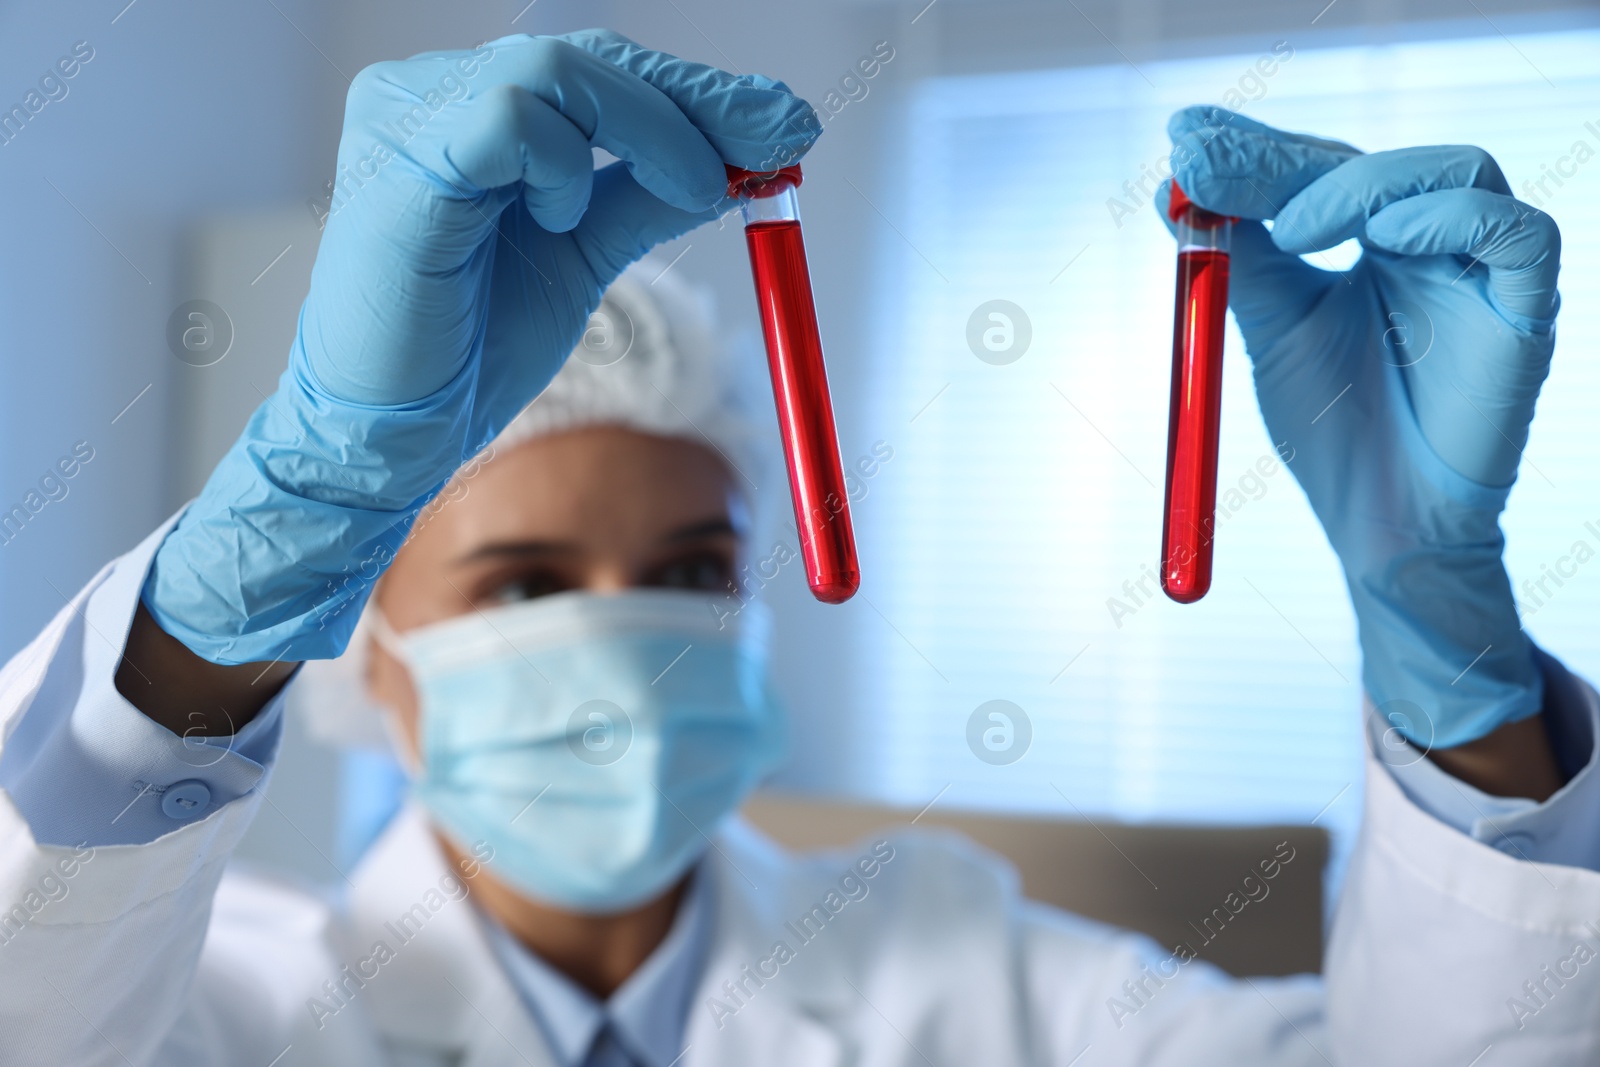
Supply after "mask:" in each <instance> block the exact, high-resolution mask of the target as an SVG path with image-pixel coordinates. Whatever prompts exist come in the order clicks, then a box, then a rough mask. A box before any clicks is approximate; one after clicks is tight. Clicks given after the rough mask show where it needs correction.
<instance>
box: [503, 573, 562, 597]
mask: <svg viewBox="0 0 1600 1067" xmlns="http://www.w3.org/2000/svg"><path fill="white" fill-rule="evenodd" d="M570 588H572V586H571V584H570V583H568V582H566V581H564V580H563V579H562V577H561V576H560V575H559V574H557V573H555V572H554V571H549V570H537V571H529V572H528V573H526V574H519V575H516V576H515V577H513V578H510V579H508V580H506V581H503V582H500V583H498V584H497V585H495V586H494V588H493V589H491V590H490V592H489V600H490V602H491V603H495V604H514V603H516V602H517V601H519V600H533V599H534V598H536V597H542V596H549V595H551V594H552V593H561V592H565V591H566V590H568V589H570Z"/></svg>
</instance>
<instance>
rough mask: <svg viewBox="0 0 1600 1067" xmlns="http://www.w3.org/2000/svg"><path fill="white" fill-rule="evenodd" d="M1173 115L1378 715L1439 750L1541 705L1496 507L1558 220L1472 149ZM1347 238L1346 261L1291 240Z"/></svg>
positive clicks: (1235, 118) (1550, 290)
mask: <svg viewBox="0 0 1600 1067" xmlns="http://www.w3.org/2000/svg"><path fill="white" fill-rule="evenodd" d="M1168 133H1169V134H1170V135H1171V137H1172V141H1173V153H1172V161H1173V167H1174V175H1175V177H1176V180H1177V181H1178V183H1179V184H1180V185H1182V186H1183V189H1184V192H1186V193H1187V194H1188V195H1189V196H1190V197H1191V198H1192V199H1193V200H1194V202H1195V203H1197V204H1199V205H1200V206H1202V207H1205V208H1208V209H1210V210H1212V211H1216V212H1221V213H1223V214H1228V215H1237V216H1239V217H1240V219H1241V221H1240V222H1239V223H1238V224H1237V225H1236V226H1235V227H1234V233H1233V260H1232V280H1231V286H1230V290H1229V304H1230V306H1231V307H1232V308H1233V313H1234V317H1235V319H1236V321H1237V322H1238V325H1239V330H1240V332H1241V333H1242V334H1243V335H1244V339H1245V344H1246V347H1247V348H1248V349H1249V353H1250V359H1251V361H1252V363H1253V364H1254V369H1255V381H1256V393H1257V396H1258V398H1259V400H1260V403H1261V413H1262V415H1263V416H1264V417H1265V419H1266V424H1267V429H1268V430H1269V431H1270V432H1271V434H1272V435H1273V440H1274V441H1275V442H1282V443H1284V444H1286V445H1287V446H1288V448H1286V449H1285V450H1284V451H1285V453H1286V454H1288V449H1293V453H1292V455H1293V459H1292V460H1291V462H1290V463H1289V469H1290V470H1291V471H1293V472H1294V475H1295V477H1296V479H1298V481H1299V482H1300V485H1301V487H1302V488H1303V489H1304V490H1305V492H1306V495H1307V496H1308V497H1309V498H1310V501H1311V507H1312V509H1313V510H1314V511H1315V512H1316V514H1317V518H1318V519H1320V520H1321V522H1322V526H1323V529H1324V530H1325V531H1327V534H1328V539H1329V541H1330V542H1332V544H1333V548H1334V551H1335V552H1337V553H1338V555H1339V560H1340V562H1341V563H1342V564H1343V566H1344V572H1345V578H1346V580H1347V581H1348V583H1349V587H1350V596H1351V600H1352V601H1353V603H1354V605H1355V612H1356V619H1357V622H1358V623H1359V626H1360V634H1361V650H1362V656H1363V680H1364V682H1365V684H1366V688H1367V691H1368V693H1369V695H1370V696H1371V697H1372V700H1373V701H1374V703H1375V704H1376V705H1377V707H1378V709H1379V711H1380V713H1383V714H1385V715H1386V716H1387V717H1388V718H1389V719H1390V721H1391V722H1392V723H1393V724H1394V725H1395V727H1396V728H1398V729H1399V730H1400V732H1401V733H1402V734H1404V735H1406V736H1407V737H1408V738H1409V739H1410V740H1412V741H1413V742H1414V743H1417V744H1419V745H1423V746H1433V747H1441V748H1444V747H1450V746H1453V745H1458V744H1462V743H1464V742H1466V741H1471V740H1473V739H1476V738H1479V737H1483V736H1485V735H1486V734H1488V733H1490V732H1491V731H1493V730H1494V729H1496V728H1497V727H1499V726H1502V725H1504V724H1506V723H1509V722H1514V721H1516V720H1518V719H1522V718H1526V717H1528V716H1530V715H1533V714H1535V713H1537V712H1538V711H1539V710H1540V707H1541V705H1542V701H1543V683H1542V680H1541V676H1540V674H1539V672H1538V670H1537V669H1536V667H1535V664H1534V658H1533V650H1532V646H1531V643H1530V642H1529V640H1528V638H1527V636H1526V635H1525V634H1524V633H1523V632H1522V630H1521V625H1520V622H1519V620H1518V617H1517V611H1516V607H1515V605H1514V602H1513V600H1512V595H1511V583H1510V581H1509V579H1508V577H1507V575H1506V571H1505V567H1504V565H1503V563H1502V562H1501V552H1502V549H1503V548H1504V544H1505V539H1504V535H1503V534H1502V533H1501V531H1500V525H1499V516H1500V511H1501V509H1502V508H1503V507H1504V506H1505V501H1506V497H1507V495H1508V494H1509V492H1510V490H1511V485H1512V482H1513V481H1515V479H1516V472H1517V463H1518V461H1519V460H1520V459H1521V454H1522V447H1523V445H1524V444H1525V443H1526V442H1527V439H1528V424H1529V422H1530V421H1531V419H1532V418H1533V408H1534V401H1535V400H1536V399H1537V397H1538V395H1539V387H1540V385H1541V384H1542V383H1543V382H1544V379H1545V375H1546V374H1547V373H1548V371H1549V367H1550V356H1551V351H1552V349H1553V347H1554V344H1555V333H1554V325H1555V317H1556V310H1557V308H1558V306H1559V298H1558V296H1557V294H1556V275H1557V272H1558V270H1559V267H1560V251H1561V238H1560V234H1559V233H1558V231H1557V229H1556V225H1555V223H1554V221H1553V220H1551V218H1550V217H1549V216H1548V215H1545V214H1543V213H1541V212H1539V211H1536V210H1534V209H1533V208H1531V207H1529V206H1528V205H1527V204H1524V203H1521V202H1519V201H1517V200H1515V199H1514V198H1513V197H1512V196H1511V190H1510V188H1509V187H1508V186H1507V184H1506V181H1505V178H1504V177H1503V176H1502V174H1501V173H1500V168H1499V166H1498V165H1496V163H1495V161H1494V160H1493V159H1492V158H1490V156H1489V155H1488V154H1487V153H1485V152H1484V151H1482V150H1481V149H1478V148H1470V147H1462V146H1439V147H1429V148H1408V149H1401V150H1399V151H1393V152H1376V153H1373V154H1371V155H1365V154H1362V153H1361V152H1359V151H1358V150H1356V149H1354V148H1351V147H1350V146H1349V145H1345V144H1340V143H1338V142H1335V141H1325V140H1320V139H1318V138H1313V137H1307V136H1303V135H1299V134H1289V133H1284V132H1282V131H1280V130H1275V129H1272V128H1271V127H1269V126H1264V125H1262V124H1260V123H1258V122H1254V121H1252V120H1250V119H1247V118H1244V117H1243V116H1240V115H1237V114H1235V113H1232V112H1229V111H1226V110H1223V109H1220V108H1209V107H1196V108H1189V109H1187V110H1184V111H1180V112H1178V113H1177V114H1176V115H1174V116H1173V118H1172V121H1171V122H1170V123H1169V125H1168ZM1167 195H1168V190H1167V189H1166V188H1164V189H1163V190H1162V195H1161V197H1160V199H1159V201H1158V202H1159V205H1160V207H1161V209H1162V214H1163V217H1165V208H1166V197H1167ZM1260 219H1272V220H1274V222H1273V226H1272V229H1271V230H1268V229H1267V228H1266V227H1264V226H1263V225H1262V224H1261V223H1260V222H1259V221H1254V220H1260ZM1352 237H1354V238H1359V239H1360V241H1361V244H1362V255H1361V259H1360V260H1359V261H1358V262H1357V263H1356V265H1355V266H1354V267H1353V268H1352V269H1350V270H1349V271H1345V272H1343V273H1336V272H1331V271H1325V270H1319V269H1318V268H1316V267H1314V266H1310V265H1308V264H1307V263H1306V262H1305V261H1303V260H1301V259H1300V258H1299V256H1300V254H1302V253H1311V252H1316V251H1320V250H1324V249H1328V248H1331V247H1333V246H1334V245H1337V244H1339V243H1340V242H1342V241H1345V240H1347V239H1349V238H1352ZM1312 258H1313V260H1314V258H1315V257H1312Z"/></svg>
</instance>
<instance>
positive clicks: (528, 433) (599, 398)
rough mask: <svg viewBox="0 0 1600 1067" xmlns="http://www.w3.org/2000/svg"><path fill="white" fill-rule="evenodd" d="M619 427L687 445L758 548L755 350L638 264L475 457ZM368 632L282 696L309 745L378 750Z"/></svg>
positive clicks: (760, 430) (770, 495) (782, 491)
mask: <svg viewBox="0 0 1600 1067" xmlns="http://www.w3.org/2000/svg"><path fill="white" fill-rule="evenodd" d="M607 425H609V426H622V427H626V428H628V429H631V430H637V431H639V432H640V433H647V434H655V435H657V436H661V437H673V438H682V439H685V440H690V441H695V442H697V443H699V444H702V445H705V446H706V447H708V448H710V449H712V450H713V451H715V452H716V453H717V454H718V455H720V456H721V457H722V459H723V461H724V462H725V463H726V464H727V465H728V467H729V469H730V471H731V472H732V475H733V481H734V483H735V484H736V485H738V486H739V488H740V489H741V490H742V491H743V493H744V496H745V501H746V503H747V504H748V505H749V512H750V516H751V518H752V525H753V527H754V529H753V531H752V535H753V536H755V537H757V538H759V540H758V541H757V542H756V543H757V544H760V543H762V542H763V541H764V539H765V535H766V533H767V530H768V528H769V527H770V525H771V523H772V522H773V521H774V520H775V518H776V513H775V510H774V506H775V504H781V502H782V501H784V500H786V499H787V491H786V487H785V485H784V484H783V466H782V458H781V452H780V451H779V445H778V431H777V425H776V420H775V419H774V417H773V407H772V391H771V386H770V384H769V382H768V379H767V374H766V364H765V360H764V359H763V358H762V356H761V354H760V351H759V345H758V343H755V342H754V339H753V338H750V339H749V340H747V341H746V342H745V343H730V342H729V340H728V339H727V338H726V337H725V336H724V335H723V333H722V332H721V331H720V330H719V329H718V327H717V324H716V319H715V317H714V313H713V308H712V302H711V299H710V294H708V293H707V292H705V291H704V290H703V289H700V288H699V287H696V286H693V285H690V284H689V283H687V282H685V281H683V280H682V279H681V276H680V274H679V272H677V271H674V270H670V269H667V265H666V264H664V263H663V262H661V261H660V260H658V259H655V258H653V257H652V258H646V259H644V260H641V261H640V262H638V263H636V264H634V265H633V266H632V267H630V268H629V269H628V270H627V271H625V272H623V274H622V276H621V277H619V278H618V279H617V280H616V281H615V282H613V283H612V284H611V287H610V288H609V289H607V290H606V293H605V297H604V298H603V299H602V300H601V302H600V307H599V308H598V309H597V310H596V311H595V313H594V314H593V315H591V316H590V318H589V323H588V327H587V329H586V330H585V331H584V335H583V338H582V340H581V342H580V343H579V345H578V347H577V348H575V349H574V350H573V353H572V358H570V359H569V360H568V361H567V363H566V365H565V366H564V367H562V369H561V371H560V373H558V374H557V375H556V376H555V379H554V380H553V381H551V383H550V385H549V386H548V387H547V388H546V389H545V391H544V392H542V393H540V394H539V396H538V397H536V398H535V399H534V401H533V402H532V403H531V404H529V405H528V406H527V407H526V408H524V409H523V410H522V412H521V414H519V415H518V416H517V417H516V418H515V419H513V420H512V421H511V423H510V425H508V426H507V427H506V428H505V429H504V430H502V431H501V433H500V435H499V436H498V437H496V438H495V440H494V442H493V443H492V444H491V445H490V446H489V448H488V449H486V450H485V455H486V456H488V457H489V459H488V460H487V461H488V462H493V458H492V457H493V455H494V454H497V453H499V452H503V451H505V450H507V449H509V448H512V447H514V446H516V445H518V444H521V443H522V442H524V441H529V440H532V439H534V438H537V437H548V436H551V435H553V434H558V433H562V432H564V431H568V430H577V429H581V428H583V427H587V426H607ZM371 639H372V636H371V628H370V625H369V622H368V620H367V619H366V618H365V617H363V618H362V619H361V620H360V621H359V622H358V623H357V624H356V627H355V630H354V632H353V633H352V635H351V638H350V644H349V647H348V649H347V651H346V652H345V654H344V655H343V656H341V657H339V658H338V659H333V660H312V661H309V662H307V663H306V664H304V665H303V666H302V667H301V669H300V677H299V678H298V679H296V681H295V683H294V685H293V686H292V687H291V689H290V694H289V701H290V708H291V710H292V711H293V712H294V713H297V714H303V715H304V716H305V718H304V720H303V721H304V723H305V725H306V728H307V730H308V732H309V733H310V734H311V736H312V737H314V738H316V739H318V740H320V741H323V742H326V743H329V744H335V745H341V746H347V747H348V746H356V747H370V748H376V749H380V750H387V749H388V748H389V747H390V743H389V738H388V735H387V732H386V729H385V725H384V712H383V709H382V708H380V707H378V706H377V705H375V704H374V703H373V701H372V698H371V697H370V696H369V695H368V693H367V686H366V673H367V655H368V651H369V648H370V644H371Z"/></svg>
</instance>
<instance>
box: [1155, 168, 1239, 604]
mask: <svg viewBox="0 0 1600 1067" xmlns="http://www.w3.org/2000/svg"><path fill="white" fill-rule="evenodd" d="M1167 214H1168V216H1169V217H1170V218H1171V219H1172V221H1173V222H1175V223H1177V224H1178V292H1177V302H1176V307H1175V309H1174V311H1173V321H1172V401H1171V408H1170V410H1169V412H1168V422H1167V486H1166V510H1165V515H1164V517H1163V522H1162V530H1161V589H1162V591H1163V592H1165V593H1166V594H1167V596H1169V597H1171V598H1172V599H1173V600H1176V601H1177V602H1178V603H1180V604H1192V603H1194V602H1195V601H1196V600H1199V599H1200V598H1201V597H1203V596H1205V595H1206V591H1207V590H1209V589H1210V588H1211V552H1212V547H1213V541H1214V539H1215V536H1216V520H1217V438H1218V429H1219V426H1220V415H1221V411H1222V330H1223V326H1224V325H1225V324H1226V322H1227V317H1228V251H1229V244H1230V242H1231V241H1232V238H1233V224H1234V222H1235V221H1237V220H1236V219H1234V218H1232V217H1230V216H1227V215H1217V214H1214V213H1212V212H1210V211H1206V210H1204V209H1202V208H1198V207H1195V206H1194V204H1192V203H1191V202H1190V201H1189V198H1188V197H1187V196H1185V195H1184V192H1183V190H1182V189H1180V188H1178V183H1177V182H1173V183H1172V202H1171V204H1170V205H1169V206H1168V208H1167Z"/></svg>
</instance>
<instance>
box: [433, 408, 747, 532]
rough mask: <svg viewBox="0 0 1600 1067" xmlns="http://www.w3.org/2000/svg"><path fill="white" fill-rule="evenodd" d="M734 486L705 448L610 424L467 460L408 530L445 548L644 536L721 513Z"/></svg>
mask: <svg viewBox="0 0 1600 1067" xmlns="http://www.w3.org/2000/svg"><path fill="white" fill-rule="evenodd" d="M734 491H735V486H734V483H733V480H732V475H731V474H730V472H729V470H728V468H727V466H726V465H725V464H724V463H723V461H722V460H721V458H720V457H719V456H718V455H717V454H716V453H715V452H713V451H712V450H711V449H710V447H708V446H706V445H703V444H697V443H695V442H693V441H689V440H685V439H681V438H669V437H660V436H656V435H654V434H643V433H638V432H636V431H633V430H628V429H624V428H622V427H616V426H595V427H585V428H583V429H579V430H571V431H567V432H565V433H560V434H552V435H550V436H548V437H537V438H534V439H532V440H528V441H523V442H519V443H518V444H515V445H513V446H511V447H510V448H505V449H501V450H499V451H497V452H496V453H495V454H494V455H493V457H492V458H490V459H489V460H488V461H487V462H484V463H482V464H481V465H479V466H478V467H477V468H476V469H473V468H468V469H466V470H464V471H463V472H462V473H461V474H459V475H458V476H457V477H456V478H455V479H453V480H452V481H451V483H450V485H448V486H447V487H446V489H445V491H444V493H443V494H441V496H442V499H441V501H440V502H439V506H438V507H437V508H436V509H435V510H434V514H433V515H432V516H431V517H429V518H428V519H427V520H426V523H425V525H424V524H419V525H422V528H420V529H418V530H417V532H416V534H415V536H414V537H413V538H412V541H413V545H412V546H408V549H409V548H410V547H413V546H419V545H421V544H422V542H423V541H424V540H425V539H426V540H427V541H429V542H437V546H436V547H437V548H438V549H440V550H444V551H448V552H462V551H471V550H472V549H473V548H474V547H476V546H477V545H479V544H482V543H485V542H488V541H494V540H509V539H538V540H552V541H555V540H559V541H570V542H574V543H578V544H580V545H591V546H594V547H596V548H603V547H604V546H605V545H606V544H607V543H608V542H631V541H639V540H651V539H653V538H654V536H656V535H658V534H659V533H661V532H662V531H667V530H674V529H677V528H679V527H681V526H683V525H685V524H686V523H690V522H698V521H702V520H705V519H708V518H714V517H719V516H720V517H728V516H730V505H731V504H732V497H733V494H734Z"/></svg>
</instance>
